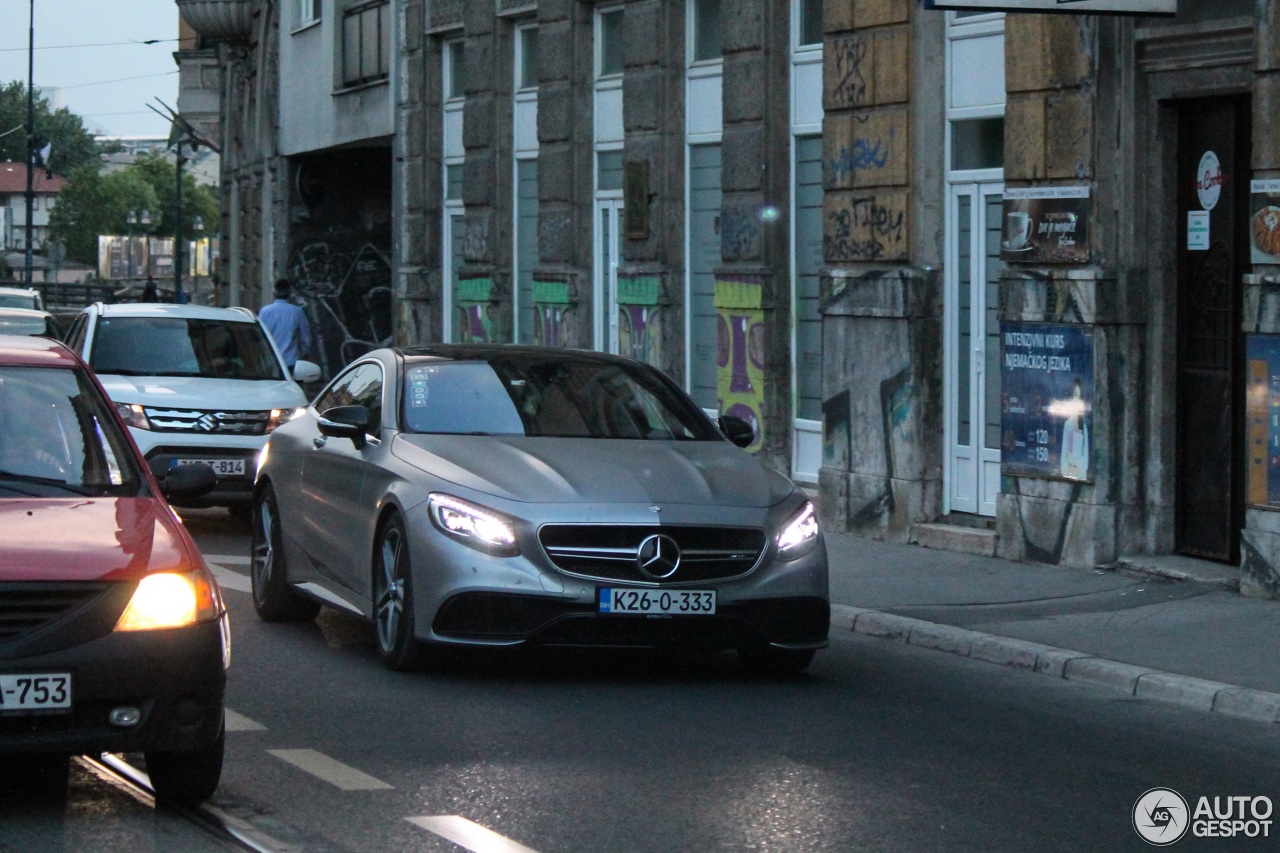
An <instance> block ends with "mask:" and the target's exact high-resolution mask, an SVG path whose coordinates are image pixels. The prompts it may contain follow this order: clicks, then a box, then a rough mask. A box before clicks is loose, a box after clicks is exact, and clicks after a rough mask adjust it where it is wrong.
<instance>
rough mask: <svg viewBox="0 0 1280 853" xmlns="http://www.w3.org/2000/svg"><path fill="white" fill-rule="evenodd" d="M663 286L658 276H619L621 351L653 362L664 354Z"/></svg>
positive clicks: (619, 348)
mask: <svg viewBox="0 0 1280 853" xmlns="http://www.w3.org/2000/svg"><path fill="white" fill-rule="evenodd" d="M659 288H660V283H659V279H658V277H657V276H632V277H627V278H619V279H618V352H619V353H621V354H622V355H625V356H630V357H631V358H634V359H638V360H640V361H644V362H647V363H649V364H658V363H659V362H658V359H659V357H660V356H661V355H662V352H661V350H662V346H661V345H662V334H661V326H660V324H659V322H658V318H659V316H660V315H661V313H662V309H661V308H660V307H659V306H658V293H659Z"/></svg>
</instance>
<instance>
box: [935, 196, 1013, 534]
mask: <svg viewBox="0 0 1280 853" xmlns="http://www.w3.org/2000/svg"><path fill="white" fill-rule="evenodd" d="M1003 192H1004V186H1003V184H1002V183H999V182H994V181H993V182H983V183H965V184H953V185H952V186H951V188H950V193H949V195H950V198H949V199H948V203H949V209H948V211H947V213H948V219H949V220H950V222H949V227H948V229H947V237H948V239H947V264H946V296H945V305H946V309H945V335H946V357H947V358H946V417H947V422H946V428H947V430H946V431H947V455H946V460H945V472H944V476H945V480H946V498H947V499H946V506H945V507H944V510H945V511H946V512H969V513H975V514H978V515H986V516H994V515H995V514H996V495H997V494H999V492H1000V319H999V313H998V312H999V281H1000V273H1001V271H1002V269H1003V265H1002V264H1001V262H1000V206H1001V196H1002V194H1003Z"/></svg>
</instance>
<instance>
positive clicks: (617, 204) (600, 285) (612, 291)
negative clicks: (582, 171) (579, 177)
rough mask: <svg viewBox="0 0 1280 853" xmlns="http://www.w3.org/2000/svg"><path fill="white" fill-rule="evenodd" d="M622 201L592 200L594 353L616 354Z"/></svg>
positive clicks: (616, 199)
mask: <svg viewBox="0 0 1280 853" xmlns="http://www.w3.org/2000/svg"><path fill="white" fill-rule="evenodd" d="M621 214H622V199H620V198H606V199H597V200H596V265H595V266H596V269H595V277H596V288H595V291H596V292H595V303H596V349H598V350H601V351H603V352H611V353H615V354H616V353H617V352H618V262H619V260H620V258H621V254H622V252H621V245H620V236H619V234H618V225H619V220H620V218H621Z"/></svg>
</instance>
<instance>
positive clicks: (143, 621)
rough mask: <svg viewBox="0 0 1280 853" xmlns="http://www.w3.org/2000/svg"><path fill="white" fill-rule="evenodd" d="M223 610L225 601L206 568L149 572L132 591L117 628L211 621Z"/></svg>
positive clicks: (135, 628)
mask: <svg viewBox="0 0 1280 853" xmlns="http://www.w3.org/2000/svg"><path fill="white" fill-rule="evenodd" d="M221 614H222V601H221V600H220V598H219V596H218V589H217V587H216V586H214V584H213V581H212V579H211V578H210V577H209V576H208V575H207V574H206V573H204V572H199V571H197V572H182V573H178V572H161V573H157V574H154V575H147V576H146V577H145V578H143V579H142V582H141V583H139V584H138V588H137V589H135V590H134V591H133V597H132V598H131V599H129V606H128V607H126V608H125V610H124V614H123V615H121V617H120V621H119V622H117V623H116V630H117V631H152V630H155V629H157V628H182V627H185V626H187V625H195V624H197V623H200V622H212V621H213V620H214V619H217V618H218V617H219V616H220V615H221Z"/></svg>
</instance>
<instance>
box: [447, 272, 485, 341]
mask: <svg viewBox="0 0 1280 853" xmlns="http://www.w3.org/2000/svg"><path fill="white" fill-rule="evenodd" d="M492 289H493V282H491V281H490V280H489V279H487V278H464V279H462V280H461V281H459V282H458V284H457V288H456V289H455V290H454V305H455V307H454V316H455V325H454V327H453V340H454V342H455V343H460V344H487V343H489V342H490V341H491V340H493V336H492V331H493V320H492V318H491V317H490V316H489V295H490V292H491V291H492Z"/></svg>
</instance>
